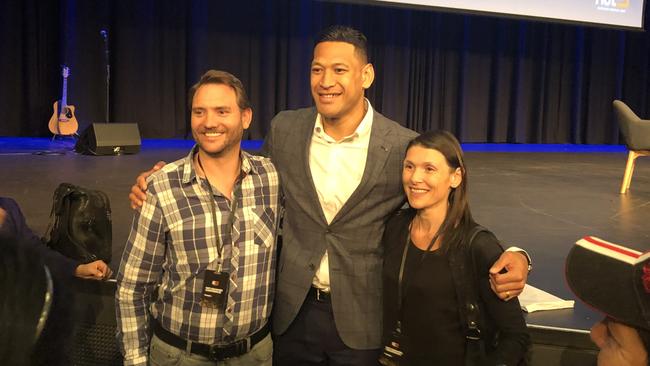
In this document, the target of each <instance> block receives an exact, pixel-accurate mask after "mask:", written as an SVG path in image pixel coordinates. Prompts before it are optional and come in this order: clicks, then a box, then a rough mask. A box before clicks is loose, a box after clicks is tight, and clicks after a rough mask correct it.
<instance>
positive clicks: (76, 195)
mask: <svg viewBox="0 0 650 366" xmlns="http://www.w3.org/2000/svg"><path fill="white" fill-rule="evenodd" d="M52 201H53V202H52V210H51V211H50V224H49V225H48V229H47V232H46V234H45V238H44V241H45V242H46V243H47V246H49V247H50V248H52V249H54V250H56V251H58V252H60V253H61V254H63V255H65V256H67V257H69V258H72V259H75V260H77V261H79V262H81V263H90V262H93V261H96V260H98V259H101V260H103V261H104V262H106V263H109V262H110V260H111V252H112V228H113V226H112V223H111V205H110V202H109V200H108V196H107V195H106V193H104V192H102V191H97V190H91V189H86V188H82V187H79V186H75V185H73V184H70V183H61V184H60V185H59V186H58V187H57V189H56V190H55V191H54V196H53V198H52Z"/></svg>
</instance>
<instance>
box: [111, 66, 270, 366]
mask: <svg viewBox="0 0 650 366" xmlns="http://www.w3.org/2000/svg"><path fill="white" fill-rule="evenodd" d="M190 101H191V107H192V117H191V120H192V135H193V137H194V139H195V141H196V145H195V146H194V148H193V149H192V151H191V152H190V153H189V154H188V155H187V156H186V157H185V158H183V159H180V160H178V161H175V162H173V163H171V164H167V165H166V166H165V167H164V168H162V169H161V170H159V171H157V172H156V173H154V174H152V175H151V176H150V177H149V178H148V183H149V187H150V188H149V190H147V199H146V202H145V203H144V205H143V206H142V209H141V210H140V211H139V212H136V213H135V217H134V220H133V225H132V227H131V233H130V235H129V239H128V241H127V244H126V247H125V248H124V253H123V255H122V261H121V265H120V269H119V272H118V274H117V285H118V288H117V293H116V308H117V309H116V310H117V322H118V332H117V338H118V341H119V343H120V345H121V350H122V353H123V355H124V358H125V365H146V364H147V363H148V362H149V363H150V364H153V365H172V364H173V365H186V364H190V363H191V364H192V365H203V364H205V365H214V364H215V361H223V363H221V362H220V364H225V365H270V364H271V358H272V348H273V347H272V342H271V338H270V335H269V329H268V328H269V326H268V320H269V316H270V313H271V308H272V305H273V295H274V289H275V266H276V265H275V262H276V247H275V234H276V229H277V221H278V216H279V211H278V210H279V204H278V202H279V182H278V175H277V173H276V170H275V168H274V166H273V165H272V164H271V161H270V160H269V159H267V158H262V157H257V156H252V155H249V154H248V153H246V152H244V151H242V150H241V148H240V143H241V139H242V135H243V131H244V130H245V129H246V128H248V126H249V125H250V122H251V119H252V110H251V107H250V103H249V101H248V98H247V96H246V92H245V91H244V88H243V86H242V84H241V82H240V81H239V80H238V79H237V78H236V77H234V76H233V75H231V74H229V73H226V72H223V71H215V70H210V71H208V72H207V73H205V74H204V75H203V76H202V77H201V79H200V80H199V82H198V83H197V84H195V85H194V86H193V87H192V89H191V90H190ZM157 285H160V287H159V288H156V286H157ZM151 328H153V335H152V336H150V334H151V331H150V329H151Z"/></svg>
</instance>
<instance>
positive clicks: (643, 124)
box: [613, 100, 650, 194]
mask: <svg viewBox="0 0 650 366" xmlns="http://www.w3.org/2000/svg"><path fill="white" fill-rule="evenodd" d="M613 104H614V115H615V116H616V120H617V121H618V126H619V128H620V130H621V134H622V135H623V139H624V140H625V145H626V146H627V148H628V150H630V151H629V152H628V155H627V165H626V166H625V174H624V175H623V182H622V183H621V194H625V193H627V191H628V190H629V189H630V182H632V174H633V173H634V164H635V161H636V158H638V157H639V156H648V155H650V120H647V119H646V120H643V119H641V118H639V116H637V115H636V114H635V113H634V112H633V111H632V110H631V109H630V107H628V106H627V105H626V104H625V103H623V102H621V101H620V100H615V101H614V103H613Z"/></svg>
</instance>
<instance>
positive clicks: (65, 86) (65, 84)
mask: <svg viewBox="0 0 650 366" xmlns="http://www.w3.org/2000/svg"><path fill="white" fill-rule="evenodd" d="M67 105H68V78H67V77H65V76H64V77H63V90H61V109H63V108H65V107H66V106H67Z"/></svg>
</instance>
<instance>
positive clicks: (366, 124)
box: [314, 98, 374, 142]
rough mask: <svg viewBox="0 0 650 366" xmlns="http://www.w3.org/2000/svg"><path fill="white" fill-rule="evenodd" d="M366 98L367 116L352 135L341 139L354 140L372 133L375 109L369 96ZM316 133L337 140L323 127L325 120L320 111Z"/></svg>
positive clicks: (325, 138) (324, 137)
mask: <svg viewBox="0 0 650 366" xmlns="http://www.w3.org/2000/svg"><path fill="white" fill-rule="evenodd" d="M364 99H365V101H366V105H367V106H368V110H367V111H366V114H365V116H363V119H362V120H361V123H359V125H358V126H357V128H356V130H354V132H353V133H352V134H351V135H349V136H345V137H344V138H342V139H341V141H347V140H352V139H355V138H365V137H367V136H368V135H370V130H371V127H372V121H373V116H374V110H373V109H372V105H371V104H370V101H369V100H368V99H367V98H364ZM314 134H315V135H316V136H318V137H320V138H322V139H324V140H326V141H330V142H336V141H335V140H334V139H333V138H332V137H330V136H329V135H328V134H326V133H325V129H324V127H323V121H322V120H321V116H320V113H318V114H316V124H315V125H314Z"/></svg>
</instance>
